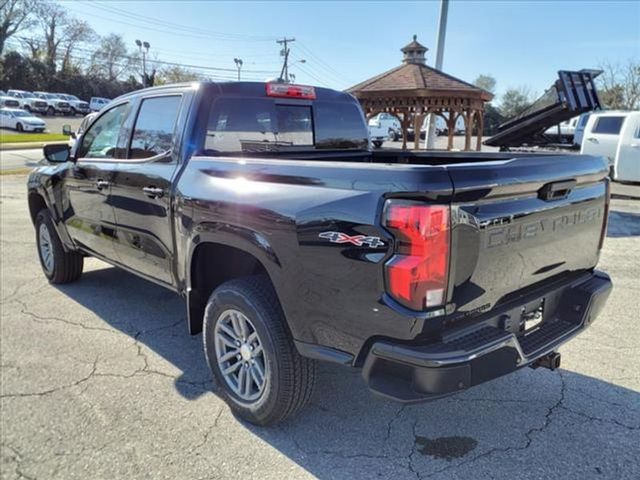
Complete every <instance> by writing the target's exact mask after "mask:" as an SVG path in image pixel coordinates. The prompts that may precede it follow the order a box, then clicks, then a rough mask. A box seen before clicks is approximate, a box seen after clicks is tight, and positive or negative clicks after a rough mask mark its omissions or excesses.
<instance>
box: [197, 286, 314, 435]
mask: <svg viewBox="0 0 640 480" xmlns="http://www.w3.org/2000/svg"><path fill="white" fill-rule="evenodd" d="M203 341H204V350H205V355H206V358H207V362H208V364H209V368H211V371H212V373H213V375H214V377H215V379H216V383H217V385H218V388H219V393H220V395H221V396H222V397H223V398H224V400H225V401H226V402H227V403H228V404H229V406H230V408H231V409H232V410H233V411H234V412H235V413H236V414H237V415H238V416H240V417H241V418H244V419H245V420H247V421H249V422H251V423H253V424H256V425H263V426H264V425H273V424H275V423H278V422H281V421H282V420H284V419H285V418H287V417H290V416H292V415H294V414H295V413H297V412H298V411H299V410H300V409H301V408H302V407H303V406H304V405H305V404H306V403H307V402H308V401H309V398H310V397H311V393H312V390H313V386H314V383H315V362H314V361H313V360H310V359H308V358H304V357H302V356H300V354H299V353H298V351H297V350H296V348H295V346H294V344H293V340H292V338H291V334H290V333H289V330H288V328H287V325H286V321H285V318H284V314H283V312H282V309H281V307H280V304H279V302H278V298H277V296H276V294H275V292H274V290H273V287H272V286H271V283H270V282H269V280H268V279H267V278H266V277H264V276H256V277H247V278H240V279H236V280H231V281H229V282H226V283H224V284H222V285H221V286H220V287H218V288H216V289H215V290H214V292H213V293H212V294H211V297H210V298H209V302H208V303H207V307H206V310H205V315H204V328H203Z"/></svg>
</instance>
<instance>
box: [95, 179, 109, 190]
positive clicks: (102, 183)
mask: <svg viewBox="0 0 640 480" xmlns="http://www.w3.org/2000/svg"><path fill="white" fill-rule="evenodd" d="M109 185H111V183H109V182H108V181H106V180H102V179H100V180H96V188H97V189H98V190H102V189H103V188H108V187H109Z"/></svg>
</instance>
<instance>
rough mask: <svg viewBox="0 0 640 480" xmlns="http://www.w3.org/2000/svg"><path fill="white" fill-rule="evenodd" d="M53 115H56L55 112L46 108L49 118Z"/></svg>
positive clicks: (51, 108) (50, 108)
mask: <svg viewBox="0 0 640 480" xmlns="http://www.w3.org/2000/svg"><path fill="white" fill-rule="evenodd" d="M55 114H56V111H55V109H54V108H53V107H49V108H47V115H49V116H50V117H53V116H54V115H55Z"/></svg>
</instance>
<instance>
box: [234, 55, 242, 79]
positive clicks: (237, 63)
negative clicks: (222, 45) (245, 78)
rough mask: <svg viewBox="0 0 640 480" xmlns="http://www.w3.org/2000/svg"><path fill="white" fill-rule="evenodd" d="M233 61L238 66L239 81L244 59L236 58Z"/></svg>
mask: <svg viewBox="0 0 640 480" xmlns="http://www.w3.org/2000/svg"><path fill="white" fill-rule="evenodd" d="M233 61H234V62H235V64H236V68H237V69H238V81H240V70H242V59H241V58H234V59H233Z"/></svg>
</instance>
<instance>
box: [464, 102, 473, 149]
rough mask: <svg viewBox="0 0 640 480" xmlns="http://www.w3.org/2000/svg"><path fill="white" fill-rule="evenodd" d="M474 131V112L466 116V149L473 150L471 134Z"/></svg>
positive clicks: (467, 113) (468, 112)
mask: <svg viewBox="0 0 640 480" xmlns="http://www.w3.org/2000/svg"><path fill="white" fill-rule="evenodd" d="M472 130H473V112H470V111H467V112H465V114H464V149H465V150H471V133H472Z"/></svg>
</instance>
